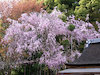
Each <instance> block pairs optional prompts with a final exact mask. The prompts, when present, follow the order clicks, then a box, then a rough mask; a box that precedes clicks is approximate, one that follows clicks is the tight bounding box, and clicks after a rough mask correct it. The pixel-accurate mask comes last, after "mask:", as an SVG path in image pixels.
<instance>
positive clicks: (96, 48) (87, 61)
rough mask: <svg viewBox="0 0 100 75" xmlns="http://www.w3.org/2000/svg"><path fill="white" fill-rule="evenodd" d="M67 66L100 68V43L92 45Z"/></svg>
mask: <svg viewBox="0 0 100 75" xmlns="http://www.w3.org/2000/svg"><path fill="white" fill-rule="evenodd" d="M66 65H67V66H93V65H94V66H98V65H99V66H100V43H94V44H90V45H89V47H87V48H85V50H84V51H83V53H82V55H81V56H80V57H79V58H78V59H76V60H75V61H74V62H72V63H67V64H66Z"/></svg>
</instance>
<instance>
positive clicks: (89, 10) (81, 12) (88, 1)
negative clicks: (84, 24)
mask: <svg viewBox="0 0 100 75" xmlns="http://www.w3.org/2000/svg"><path fill="white" fill-rule="evenodd" d="M74 12H75V15H76V17H78V18H80V19H83V20H85V18H86V15H87V14H89V21H90V22H91V23H92V24H93V25H94V27H95V29H96V30H98V27H97V25H96V24H95V21H99V22H100V15H99V14H100V0H80V1H79V6H76V8H75V11H74Z"/></svg>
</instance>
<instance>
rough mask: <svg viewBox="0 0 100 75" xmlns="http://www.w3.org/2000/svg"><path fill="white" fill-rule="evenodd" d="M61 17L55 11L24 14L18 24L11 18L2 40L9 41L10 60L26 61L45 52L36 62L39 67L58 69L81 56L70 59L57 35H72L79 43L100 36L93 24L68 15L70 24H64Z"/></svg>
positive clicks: (72, 56) (76, 52) (72, 55)
mask: <svg viewBox="0 0 100 75" xmlns="http://www.w3.org/2000/svg"><path fill="white" fill-rule="evenodd" d="M61 14H62V13H61V12H60V11H57V10H56V9H54V10H53V11H52V13H50V14H49V13H47V12H46V11H44V10H42V11H41V12H40V13H38V12H31V13H30V14H26V13H24V14H22V15H21V17H20V18H19V19H18V20H17V21H16V20H12V19H8V20H9V21H10V26H9V27H8V28H7V30H6V35H5V36H4V38H3V41H6V42H8V52H7V55H8V56H11V57H12V56H13V57H14V55H15V56H16V57H17V58H16V60H17V61H19V60H24V59H25V58H24V57H25V56H27V59H28V58H29V57H32V56H33V55H35V54H36V53H37V52H42V55H41V57H40V58H39V59H37V60H38V61H39V62H40V64H46V65H48V66H49V67H58V66H59V65H60V64H64V63H66V62H67V61H69V60H71V61H73V60H74V57H75V56H76V55H79V56H80V53H79V52H78V51H71V55H70V56H69V55H66V54H65V53H64V47H63V45H61V44H60V43H59V42H57V41H56V36H58V35H64V39H65V40H66V39H67V38H70V37H69V36H70V35H71V36H72V37H73V38H74V39H75V40H77V41H78V42H80V41H83V40H86V39H92V38H99V37H100V34H99V32H97V31H96V30H95V28H94V27H93V25H92V24H91V23H88V22H84V21H82V20H75V17H74V16H69V17H68V18H67V22H63V21H62V20H61V19H60V18H59V17H58V16H59V15H61ZM70 24H73V25H75V29H74V30H73V31H70V30H69V29H68V26H69V25H70ZM66 51H67V50H66ZM32 60H34V59H32Z"/></svg>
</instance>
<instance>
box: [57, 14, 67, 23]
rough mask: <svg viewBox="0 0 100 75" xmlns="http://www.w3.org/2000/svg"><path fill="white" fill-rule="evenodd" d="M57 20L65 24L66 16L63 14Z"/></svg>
mask: <svg viewBox="0 0 100 75" xmlns="http://www.w3.org/2000/svg"><path fill="white" fill-rule="evenodd" d="M59 18H60V19H62V21H63V22H66V18H67V16H66V15H65V14H64V13H63V14H62V15H59Z"/></svg>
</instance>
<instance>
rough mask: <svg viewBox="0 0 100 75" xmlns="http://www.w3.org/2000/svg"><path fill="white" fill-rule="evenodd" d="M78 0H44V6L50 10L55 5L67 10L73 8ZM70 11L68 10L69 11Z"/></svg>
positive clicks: (61, 9) (63, 10)
mask: <svg viewBox="0 0 100 75" xmlns="http://www.w3.org/2000/svg"><path fill="white" fill-rule="evenodd" d="M78 1H79V0H44V5H45V6H46V8H45V9H46V10H47V11H48V12H51V11H52V10H53V8H54V7H55V6H57V7H58V9H59V10H60V11H62V12H65V10H66V9H67V12H69V11H70V10H71V11H72V10H74V8H75V7H76V6H77V5H78ZM69 13H70V12H69Z"/></svg>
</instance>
